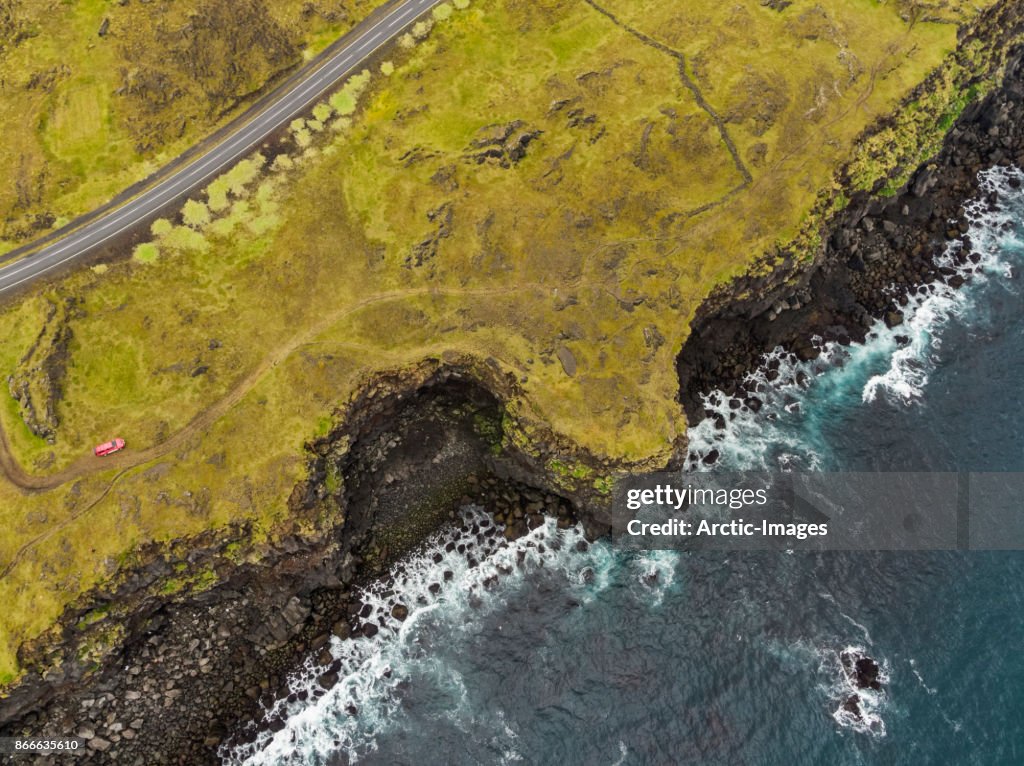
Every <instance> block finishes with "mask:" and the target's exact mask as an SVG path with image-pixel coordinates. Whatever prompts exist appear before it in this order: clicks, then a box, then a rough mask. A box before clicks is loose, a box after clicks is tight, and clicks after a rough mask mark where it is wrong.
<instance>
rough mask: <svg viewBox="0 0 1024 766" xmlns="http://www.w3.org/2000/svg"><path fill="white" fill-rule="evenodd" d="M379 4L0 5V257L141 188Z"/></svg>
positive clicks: (17, 1)
mask: <svg viewBox="0 0 1024 766" xmlns="http://www.w3.org/2000/svg"><path fill="white" fill-rule="evenodd" d="M378 4H379V3H377V2H375V1H374V0H345V1H344V2H327V1H326V0H311V1H310V0H301V1H300V0H274V2H269V0H174V1H172V0H154V2H151V3H140V2H130V3H114V2H110V1H109V0H73V1H70V0H0V135H3V143H4V151H3V156H4V162H2V163H0V253H2V252H4V251H5V250H9V249H11V248H13V247H16V246H18V245H20V244H24V243H25V242H26V241H28V240H30V239H32V238H34V237H36V236H38V235H40V234H42V233H45V231H47V230H49V229H50V228H52V227H53V226H59V225H61V224H62V223H65V222H67V221H68V220H70V219H72V218H74V217H76V216H78V215H81V214H83V213H86V212H88V211H90V210H92V209H93V208H95V207H97V206H99V205H100V204H102V203H104V202H106V201H107V200H109V199H110V198H112V197H113V196H114V195H116V194H117V193H118V192H120V191H122V190H123V189H125V188H127V187H129V186H131V185H132V184H133V183H135V182H136V181H139V180H141V179H142V178H145V177H146V176H147V175H149V174H150V173H152V172H153V171H155V170H157V169H158V168H160V167H161V166H162V165H163V164H165V163H166V162H168V161H170V160H171V159H173V158H174V157H176V156H177V155H178V154H179V153H181V152H182V151H183V150H184V149H186V148H188V147H189V146H191V145H192V144H194V143H196V142H197V141H198V140H200V139H201V138H203V137H204V136H206V135H207V134H209V133H210V132H212V130H213V129H214V128H215V127H217V126H219V125H222V124H224V123H225V122H227V120H229V119H230V118H231V117H232V116H234V115H235V114H237V113H238V112H239V111H240V110H241V109H242V108H244V106H245V105H246V104H247V103H250V102H251V101H252V98H253V97H254V96H255V95H257V94H258V93H259V92H260V91H261V90H262V89H263V88H264V87H265V86H266V84H267V83H268V82H270V81H272V80H273V79H274V78H275V77H277V76H279V75H280V74H282V73H283V72H285V71H287V70H288V69H289V68H291V67H293V66H296V65H298V64H300V63H301V62H302V61H303V59H305V58H311V57H312V55H313V54H315V53H316V52H318V51H320V50H322V49H323V48H324V47H326V46H327V45H328V44H329V43H330V42H332V41H333V40H334V39H336V38H337V37H338V36H339V35H340V34H341V33H342V32H344V31H346V30H347V29H348V28H350V27H351V26H352V25H353V24H354V23H355V22H357V21H358V20H359V19H361V18H362V17H364V16H365V15H366V14H367V13H368V12H369V11H370V10H372V9H373V8H374V7H375V6H376V5H378ZM104 20H107V21H108V26H107V28H106V30H105V31H104V34H103V35H102V36H101V35H100V34H99V32H100V29H101V28H102V26H103V24H104Z"/></svg>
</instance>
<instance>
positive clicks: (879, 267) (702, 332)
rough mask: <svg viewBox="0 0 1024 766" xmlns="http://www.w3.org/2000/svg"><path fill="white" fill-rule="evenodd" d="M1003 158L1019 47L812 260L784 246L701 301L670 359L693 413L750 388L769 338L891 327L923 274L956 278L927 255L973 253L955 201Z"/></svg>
mask: <svg viewBox="0 0 1024 766" xmlns="http://www.w3.org/2000/svg"><path fill="white" fill-rule="evenodd" d="M1001 164H1016V165H1021V164H1024V51H1022V50H1020V49H1018V50H1016V51H1014V52H1013V53H1011V55H1010V56H1009V59H1008V63H1007V66H1006V75H1005V80H1004V83H1003V86H1002V87H1001V88H999V89H997V90H995V91H993V92H992V93H991V94H989V95H988V96H987V97H986V98H985V99H983V100H981V101H979V102H975V103H974V104H972V105H970V106H969V107H967V109H966V110H965V111H964V112H963V114H962V115H961V116H960V118H959V120H958V121H957V123H956V124H955V125H954V126H953V128H952V129H951V131H950V133H949V135H948V136H947V138H946V140H945V143H944V144H943V147H942V149H941V150H940V152H939V154H938V155H937V156H936V157H934V158H932V159H931V160H930V161H929V162H928V163H926V164H925V165H923V166H922V167H920V168H919V169H918V170H917V171H916V172H915V173H914V174H913V175H912V176H911V177H910V179H909V181H908V182H907V183H906V185H905V186H904V187H903V188H902V189H901V190H900V191H899V192H897V193H896V194H895V195H893V196H890V197H885V196H872V195H870V194H867V193H865V192H856V193H855V194H853V195H852V196H851V199H850V203H849V205H847V207H846V208H845V209H844V210H843V211H842V212H840V213H838V214H837V215H836V216H835V217H834V219H833V220H832V221H830V222H829V223H828V227H827V230H826V231H825V232H823V244H822V248H821V251H820V252H819V253H818V254H817V257H816V258H815V259H814V261H813V262H812V263H810V264H809V265H808V264H807V263H806V262H801V260H800V259H798V258H797V257H796V256H795V255H794V254H792V253H788V254H787V253H782V254H780V260H779V261H778V263H776V264H775V268H773V269H771V270H769V271H770V273H767V274H763V275H761V274H759V275H754V276H745V277H740V278H738V279H736V280H734V282H733V283H731V284H730V285H729V286H728V287H726V288H725V289H722V290H720V291H718V292H717V293H716V294H715V295H713V296H712V297H711V298H709V299H708V300H707V301H706V302H705V303H704V305H702V306H701V308H700V309H699V310H698V312H697V315H696V317H695V319H694V320H693V322H692V324H691V334H690V337H689V338H688V339H687V341H686V343H685V344H684V346H683V349H682V351H681V353H680V355H679V357H678V362H677V369H678V372H679V376H680V395H681V399H682V402H683V405H684V407H685V409H686V414H687V418H688V419H689V420H690V422H691V423H696V422H699V421H700V420H701V419H702V418H703V417H704V416H705V412H704V409H703V404H702V400H701V395H702V394H703V393H704V392H708V391H712V390H715V389H719V390H722V391H724V392H725V393H726V394H728V395H730V396H733V395H738V396H741V397H742V396H744V395H746V392H745V391H744V389H743V383H742V381H743V378H744V375H745V374H746V372H747V371H749V370H752V369H754V368H755V367H756V366H757V365H758V363H759V361H760V358H761V355H762V354H765V353H766V352H768V351H771V350H772V349H774V348H775V347H777V346H782V347H783V348H786V349H788V350H790V351H792V352H794V353H795V354H796V355H797V357H798V358H800V359H802V360H806V359H810V358H814V357H815V356H817V355H818V353H819V350H818V348H817V347H816V346H814V345H813V344H812V343H811V337H812V336H813V335H817V336H820V337H821V338H822V339H823V340H825V341H835V342H838V343H841V344H844V345H846V344H849V343H851V342H853V343H858V342H863V340H864V339H865V336H866V334H867V330H868V329H869V328H870V327H871V326H872V324H873V323H874V322H875V321H876V319H881V320H883V321H884V322H885V323H886V324H887V325H888V326H889V327H890V328H891V327H896V326H898V325H900V324H901V323H902V322H903V313H902V308H903V306H904V305H906V303H907V300H908V299H907V296H908V295H909V294H910V293H911V292H913V291H915V290H916V289H917V287H918V286H919V285H922V284H928V283H931V282H935V281H942V282H945V283H946V284H948V285H949V286H951V287H953V288H958V287H960V286H961V285H962V284H963V281H964V280H963V278H962V277H960V276H959V275H958V274H956V273H953V271H952V270H950V269H943V268H940V267H937V266H936V264H935V261H934V257H935V255H936V254H937V253H940V252H942V251H943V250H944V249H945V247H946V246H947V245H948V243H950V242H952V241H959V243H960V252H961V256H962V257H964V258H966V257H970V253H971V243H970V241H969V239H968V238H967V237H966V236H965V235H966V232H967V230H968V223H967V221H966V219H965V218H964V215H963V210H962V207H961V206H962V205H963V203H964V201H966V200H968V199H970V198H971V197H973V196H975V195H976V194H977V191H978V174H979V173H980V172H981V171H982V170H985V169H987V168H990V167H992V166H993V165H1001ZM951 222H952V223H951ZM890 286H891V287H890Z"/></svg>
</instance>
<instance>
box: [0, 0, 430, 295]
mask: <svg viewBox="0 0 1024 766" xmlns="http://www.w3.org/2000/svg"><path fill="white" fill-rule="evenodd" d="M439 2H441V0H401V1H400V2H397V3H396V4H394V5H393V6H392V7H391V8H389V9H388V11H387V13H386V14H385V15H383V16H379V15H375V16H374V17H372V18H370V19H368V20H367V21H364V22H363V23H362V24H360V25H358V26H357V27H356V28H355V29H353V30H352V31H351V32H350V33H349V34H348V35H347V36H346V39H348V42H347V44H344V45H343V46H340V47H339V48H338V49H337V50H336V51H333V52H332V53H331V54H330V55H329V56H327V57H326V58H323V59H320V60H318V61H316V62H314V63H313V64H311V65H310V66H309V68H308V70H307V71H304V72H300V73H299V75H298V76H297V77H295V78H291V79H289V81H288V82H287V83H285V84H284V85H282V86H281V88H280V92H279V93H277V94H276V97H274V96H272V97H271V99H270V100H269V103H268V104H267V106H265V107H264V108H263V109H262V110H261V111H259V112H258V113H256V114H254V115H245V116H243V117H242V118H241V120H240V124H238V125H236V126H232V127H231V128H230V129H229V130H228V131H227V133H226V135H225V138H224V139H223V140H222V141H220V142H219V143H217V144H216V145H215V146H213V147H212V148H210V149H209V151H207V152H206V153H204V154H201V155H199V156H198V157H196V158H195V159H193V160H192V161H190V162H188V163H185V164H183V165H182V166H181V167H180V168H177V169H175V170H173V171H170V172H167V173H158V174H157V177H158V178H160V180H159V181H157V182H156V183H155V184H153V185H152V186H150V187H148V188H146V189H145V190H144V191H142V192H140V193H139V194H138V195H137V196H135V197H133V198H131V199H130V200H128V201H127V202H125V203H124V204H123V205H120V206H118V207H116V208H114V209H113V210H110V211H109V212H107V213H105V214H103V215H100V216H97V217H93V218H92V219H90V220H88V222H87V223H85V224H83V225H80V226H77V227H75V226H74V224H72V226H73V227H74V228H73V229H72V230H71V231H70V232H69V233H68V234H66V235H65V236H63V237H61V238H59V239H56V240H54V241H52V242H49V243H47V244H46V245H44V246H42V247H40V248H38V249H36V250H35V251H33V252H30V253H29V254H28V255H25V256H23V257H21V258H20V259H18V260H15V261H14V262H12V263H11V264H9V265H8V266H5V267H3V268H0V295H3V294H5V293H10V292H11V291H13V290H15V289H17V288H19V287H25V286H26V285H28V284H30V283H31V282H33V281H35V280H37V279H39V278H41V277H44V276H45V275H46V274H48V273H49V272H52V271H54V270H55V269H57V268H59V267H61V266H64V265H66V264H70V263H71V262H73V261H74V260H75V259H76V258H82V257H84V256H86V255H88V254H90V253H93V252H95V251H96V250H97V249H98V248H100V247H102V246H103V245H104V244H105V243H107V242H109V241H110V240H112V239H114V238H115V237H117V236H119V235H121V234H124V233H125V232H127V231H129V230H130V229H131V228H132V227H134V226H136V225H138V224H139V223H140V222H142V221H145V220H146V219H147V218H149V217H150V216H152V215H154V214H156V212H157V211H159V210H160V209H162V208H163V207H165V206H167V205H168V204H171V203H173V202H175V201H176V200H180V199H183V198H184V197H186V196H187V195H189V194H190V193H192V192H194V191H196V190H197V189H200V188H202V187H203V186H205V185H206V184H207V183H208V182H209V181H210V180H212V179H213V178H215V177H216V176H218V175H220V173H222V172H223V171H224V170H226V169H227V168H229V167H231V166H232V165H233V164H235V163H236V162H238V161H239V160H241V159H243V158H244V157H245V156H246V155H247V154H249V153H250V152H251V151H252V150H253V149H254V148H255V147H257V146H259V144H261V143H262V142H263V141H265V140H266V139H267V138H268V137H269V136H270V135H272V134H273V133H274V131H276V130H278V129H279V128H281V127H282V126H284V125H287V124H288V123H289V122H291V121H292V120H293V119H295V118H296V117H297V116H298V115H300V114H302V113H303V112H304V111H305V110H306V109H308V108H309V107H310V106H311V105H312V104H314V103H316V102H317V101H318V100H320V99H321V98H322V97H323V96H324V94H326V93H328V92H329V91H331V90H333V89H334V88H335V87H336V86H337V85H338V83H339V81H341V80H343V79H344V78H345V77H347V76H348V75H349V74H351V73H352V72H353V70H356V69H359V68H360V67H362V66H363V65H364V63H365V61H366V59H367V58H369V57H370V56H371V55H373V53H374V52H376V51H377V49H379V48H381V47H382V46H384V45H386V44H387V43H389V42H390V41H392V40H394V39H395V38H396V37H397V36H398V35H399V34H401V33H402V32H403V31H404V30H405V29H406V28H408V27H409V25H410V24H412V22H413V21H415V20H416V19H418V18H419V17H420V16H422V15H423V14H424V13H425V12H426V11H427V10H429V9H430V8H432V7H433V6H435V5H437V4H438V3H439Z"/></svg>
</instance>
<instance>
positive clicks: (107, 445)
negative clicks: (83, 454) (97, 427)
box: [93, 439, 124, 457]
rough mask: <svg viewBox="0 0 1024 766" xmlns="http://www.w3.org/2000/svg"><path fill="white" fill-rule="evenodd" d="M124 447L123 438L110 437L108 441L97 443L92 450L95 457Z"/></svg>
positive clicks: (103, 455) (112, 452)
mask: <svg viewBox="0 0 1024 766" xmlns="http://www.w3.org/2000/svg"><path fill="white" fill-rule="evenodd" d="M123 449H124V439H111V440H110V441H108V442H104V443H103V444H100V445H97V447H96V449H94V450H93V452H95V453H96V457H106V456H107V455H112V454H114V453H115V452H119V451H120V450H123Z"/></svg>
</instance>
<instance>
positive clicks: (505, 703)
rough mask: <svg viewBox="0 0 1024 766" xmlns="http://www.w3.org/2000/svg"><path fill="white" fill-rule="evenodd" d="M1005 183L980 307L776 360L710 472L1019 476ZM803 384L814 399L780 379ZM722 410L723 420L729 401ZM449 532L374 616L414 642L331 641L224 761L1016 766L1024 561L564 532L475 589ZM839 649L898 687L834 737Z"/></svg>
mask: <svg viewBox="0 0 1024 766" xmlns="http://www.w3.org/2000/svg"><path fill="white" fill-rule="evenodd" d="M1010 175H1011V173H1010V171H1001V172H991V173H989V174H988V175H987V177H986V184H987V185H988V187H989V188H990V189H993V190H997V191H999V192H1000V209H998V210H995V211H988V210H984V209H983V208H982V207H981V206H976V207H975V208H974V220H975V225H974V229H973V231H972V240H973V241H974V242H975V243H976V247H977V248H979V249H980V250H982V251H983V252H982V254H983V259H982V261H981V264H980V271H979V272H978V273H976V274H973V275H972V280H971V283H970V284H969V285H968V287H966V288H965V289H964V290H962V291H960V292H958V293H955V292H953V291H948V290H945V289H944V288H942V287H936V288H935V290H934V291H933V292H932V293H930V294H928V295H922V296H919V297H918V299H916V300H915V301H914V303H913V304H912V305H911V306H910V307H909V308H908V310H907V322H906V323H905V325H904V326H902V327H899V328H896V329H895V330H892V331H890V330H887V329H886V328H884V327H882V326H880V327H878V328H876V329H875V332H874V335H873V337H872V338H871V339H869V341H868V342H867V343H866V344H865V345H864V346H861V347H853V348H849V349H841V348H830V349H827V350H826V353H825V354H824V355H823V359H822V360H821V361H819V362H816V363H814V364H810V365H795V364H794V363H792V362H791V361H789V360H787V359H785V358H783V357H779V368H780V369H781V370H782V375H781V376H780V378H779V379H778V380H777V381H775V382H774V383H773V384H772V387H771V390H770V391H769V392H767V396H766V406H765V407H764V409H762V411H761V412H760V413H756V414H755V413H743V412H741V413H739V415H738V417H736V418H735V419H734V420H732V421H730V423H729V425H728V427H727V428H726V429H725V430H724V431H720V430H716V429H714V427H713V425H712V424H711V423H710V422H706V423H704V424H702V425H700V426H697V427H696V428H694V429H693V431H692V433H691V439H692V449H693V457H694V459H695V460H697V459H699V457H700V455H701V454H702V453H703V452H706V451H708V450H710V449H713V448H714V449H718V450H719V451H720V453H721V455H722V457H721V460H720V463H721V466H722V467H724V468H729V469H743V468H771V469H779V468H813V469H820V470H879V471H893V470H979V469H983V470H988V471H993V470H998V471H1022V470H1024V428H1022V425H1024V416H1022V415H1021V412H1020V404H1021V396H1020V393H1019V392H1020V381H1021V380H1024V301H1022V293H1021V290H1022V285H1021V283H1020V281H1019V280H1018V278H1017V270H1019V269H1020V267H1021V266H1022V265H1024V245H1022V242H1024V236H1022V235H1021V231H1020V230H1019V228H1018V227H1019V225H1020V224H1021V223H1024V195H1022V194H1021V193H1020V192H1018V191H1015V190H1013V189H1011V188H1010V187H1009V186H1008V185H1007V184H1006V181H1007V179H1008V178H1009V176H1010ZM949 255H953V254H952V253H951V254H949ZM800 371H803V372H804V373H805V374H807V375H808V376H809V378H810V380H811V382H810V384H809V385H808V386H800V385H797V384H796V383H795V381H794V382H790V383H787V382H786V381H787V378H789V377H791V376H792V377H794V378H795V376H796V373H798V372H800ZM709 406H711V407H712V408H715V407H721V408H723V412H726V411H727V405H726V403H725V402H724V399H723V398H722V397H720V396H718V397H717V398H716V395H715V394H714V393H712V394H711V395H710V399H709ZM467 513H468V514H473V513H474V512H473V511H472V510H467ZM456 534H457V533H454V532H451V533H447V535H448V536H447V537H442V538H441V539H439V540H438V541H437V543H436V544H435V546H434V547H433V548H432V549H430V550H428V551H426V552H425V553H424V554H423V555H422V556H419V557H415V558H414V559H412V560H410V561H408V562H407V564H406V566H405V567H404V568H403V570H402V571H401V572H400V573H399V575H398V579H397V581H396V582H395V583H393V584H391V585H389V586H388V587H387V588H386V589H385V588H381V589H379V590H378V591H376V592H374V593H371V594H368V598H367V600H368V601H369V602H370V603H371V604H373V605H374V608H375V609H377V610H378V611H379V613H380V614H382V615H384V614H388V613H389V612H390V607H391V605H392V604H393V603H395V602H396V601H402V602H403V603H406V604H409V605H411V606H412V608H411V613H410V617H409V619H408V620H406V621H405V622H404V623H396V622H393V621H392V623H391V624H390V625H389V627H387V628H385V629H384V630H382V631H381V633H380V634H378V636H376V637H375V638H374V639H373V640H368V639H360V640H356V641H346V642H340V641H337V642H335V644H334V645H333V651H334V653H335V656H336V657H338V658H341V659H342V660H343V662H344V668H343V673H342V675H343V679H342V681H341V682H340V683H339V685H338V686H336V687H335V688H334V689H333V690H331V692H329V693H327V694H324V695H319V696H318V698H317V699H316V700H314V701H311V702H307V703H302V704H300V705H297V706H292V707H290V708H287V712H288V713H289V720H288V726H287V727H286V728H285V729H284V730H283V731H282V732H279V733H278V734H276V735H274V737H273V738H272V739H268V740H266V741H261V742H260V743H259V746H258V747H254V748H252V749H251V750H249V751H238V752H235V753H231V754H225V757H226V760H227V761H228V762H232V763H239V762H243V761H244V762H248V763H253V764H256V763H259V764H285V763H295V764H341V763H348V762H359V763H368V764H431V763H446V764H475V763H509V764H512V763H524V764H534V763H537V764H549V763H559V764H565V765H566V766H568V765H569V764H674V763H707V764H787V765H789V764H986V765H988V764H1019V763H1024V723H1022V722H1024V651H1022V648H1024V553H1015V552H1013V553H989V552H971V553H953V552H934V553H915V554H905V553H873V554H872V553H867V554H866V553H857V554H853V553H826V554H813V555H812V554H778V553H743V554H739V553H736V554H724V553H715V554H711V553H707V554H677V553H671V552H651V553H647V554H642V555H636V554H626V553H623V552H621V551H618V550H616V549H615V548H613V547H612V545H611V544H610V543H599V544H597V545H594V546H587V545H586V544H585V543H583V541H582V539H581V537H580V535H579V533H578V532H577V531H575V530H568V531H565V532H559V531H558V530H557V529H555V528H554V527H553V526H547V527H542V528H541V529H538V530H535V531H534V532H532V533H531V534H530V535H528V536H527V537H526V538H523V539H521V540H519V541H517V542H515V543H513V544H511V545H498V544H496V543H494V542H493V540H491V541H490V542H489V541H488V540H482V541H472V542H473V544H475V545H477V547H478V548H486V549H488V550H491V551H492V552H491V555H490V556H489V557H488V558H487V559H486V560H485V561H484V563H482V564H481V565H480V566H479V567H475V568H469V567H468V566H466V563H465V560H464V558H463V557H460V556H458V555H456V554H454V553H453V552H449V553H446V552H444V545H445V543H446V542H447V539H451V538H452V537H453V536H455V535H456ZM461 539H465V538H461ZM435 554H437V555H435ZM436 559H440V560H436ZM445 572H451V575H450V577H449V579H447V580H446V579H445ZM431 583H438V584H439V585H440V587H439V588H437V589H436V592H434V591H432V590H431V588H430V585H431ZM846 647H858V648H860V649H862V650H864V651H866V652H867V653H868V654H870V655H871V656H873V657H874V658H876V659H877V660H878V661H879V662H880V663H881V665H882V668H883V672H884V677H885V688H884V691H883V692H882V693H881V694H873V695H866V696H865V697H864V698H863V699H862V706H863V709H864V710H865V716H864V719H863V720H861V721H856V720H850V719H849V718H844V717H843V716H842V715H837V710H838V709H839V707H840V704H841V702H842V700H843V699H845V697H846V696H848V695H849V694H850V693H851V690H850V689H849V687H848V686H847V685H846V682H845V676H844V674H843V673H842V671H841V668H840V664H839V659H838V657H839V652H840V651H842V650H843V649H844V648H846ZM317 672H318V671H317V670H316V668H314V667H313V665H312V664H311V663H310V664H309V665H307V667H306V668H305V669H304V670H302V671H300V672H299V673H298V674H297V675H296V678H295V680H294V685H295V686H296V688H299V687H305V688H313V684H314V682H313V680H312V679H313V678H315V675H316V673H317Z"/></svg>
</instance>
